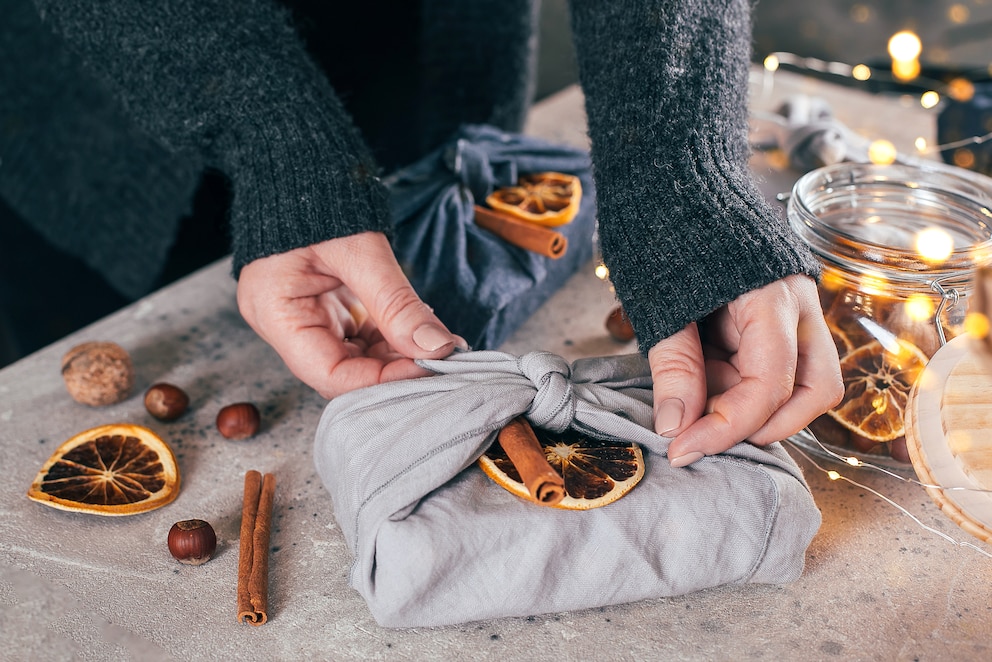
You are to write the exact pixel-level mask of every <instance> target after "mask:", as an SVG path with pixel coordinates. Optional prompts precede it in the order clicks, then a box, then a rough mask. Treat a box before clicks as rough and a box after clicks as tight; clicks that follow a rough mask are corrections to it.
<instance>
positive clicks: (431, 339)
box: [413, 324, 454, 352]
mask: <svg viewBox="0 0 992 662" xmlns="http://www.w3.org/2000/svg"><path fill="white" fill-rule="evenodd" d="M413 342H415V343H417V347H419V348H420V349H422V350H424V351H425V352H436V351H437V350H439V349H441V348H442V347H444V346H445V345H450V344H451V343H453V342H454V341H453V340H452V339H451V336H450V335H449V334H447V333H445V332H444V331H442V330H441V329H439V328H437V327H436V326H434V325H433V324H421V325H420V326H418V327H417V330H416V331H414V332H413Z"/></svg>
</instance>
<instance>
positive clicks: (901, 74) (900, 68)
mask: <svg viewBox="0 0 992 662" xmlns="http://www.w3.org/2000/svg"><path fill="white" fill-rule="evenodd" d="M892 75H893V76H895V77H896V78H898V79H899V80H913V79H914V78H916V77H917V76H919V75H920V61H919V60H893V61H892Z"/></svg>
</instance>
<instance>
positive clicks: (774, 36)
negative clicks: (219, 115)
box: [0, 0, 992, 367]
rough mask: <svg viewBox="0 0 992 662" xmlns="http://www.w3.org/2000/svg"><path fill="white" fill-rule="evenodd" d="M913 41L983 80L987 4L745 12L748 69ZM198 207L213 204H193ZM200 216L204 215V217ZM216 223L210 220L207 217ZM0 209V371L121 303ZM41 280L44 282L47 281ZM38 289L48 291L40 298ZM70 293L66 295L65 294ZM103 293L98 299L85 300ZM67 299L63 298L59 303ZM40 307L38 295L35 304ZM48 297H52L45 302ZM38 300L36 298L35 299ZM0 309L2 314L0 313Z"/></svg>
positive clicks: (870, 1) (204, 241) (846, 0)
mask: <svg viewBox="0 0 992 662" xmlns="http://www.w3.org/2000/svg"><path fill="white" fill-rule="evenodd" d="M907 29H908V30H912V31H914V32H916V33H917V34H918V35H919V36H920V38H921V41H922V42H923V54H922V56H921V61H922V63H923V65H924V67H927V68H928V69H929V70H934V71H937V72H940V71H968V72H969V73H970V74H971V75H972V77H973V78H975V77H986V78H988V77H990V70H992V0H961V1H951V0H860V1H855V0H818V1H812V0H807V1H805V2H804V1H802V0H758V1H757V3H756V4H755V9H754V32H753V40H754V60H755V62H761V61H763V60H764V58H765V56H766V55H768V54H769V53H772V52H776V51H785V52H789V53H794V54H797V55H800V56H803V57H815V58H820V59H823V60H834V61H839V62H844V63H846V64H851V65H853V64H858V63H866V64H871V65H879V64H881V65H883V66H884V65H885V64H886V63H887V61H888V55H887V52H886V46H887V42H888V39H889V37H890V36H892V35H893V34H894V33H895V32H897V31H899V30H907ZM576 81H577V72H576V64H575V53H574V50H573V48H572V41H571V34H570V30H569V27H568V15H567V0H543V2H542V6H541V32H540V50H539V57H538V72H537V85H536V94H537V98H538V99H541V98H544V97H546V96H548V95H550V94H553V93H555V92H557V91H559V90H561V89H562V88H564V87H567V86H568V85H571V84H573V83H575V82H576ZM200 198H202V199H199V198H198V205H199V206H209V205H211V204H212V202H211V198H210V197H209V196H200ZM209 211H210V210H209V209H208V210H206V212H205V215H206V216H211V214H210V213H208V212H209ZM213 215H214V216H216V215H217V214H213ZM11 218H12V216H10V213H9V210H7V209H6V208H5V207H4V205H3V203H2V201H0V224H3V226H4V227H0V230H4V231H5V232H3V233H0V236H3V237H4V244H5V245H4V246H0V367H2V366H4V365H6V364H8V363H11V362H13V361H14V360H16V359H18V358H20V357H22V356H25V355H27V354H29V353H30V352H33V351H35V350H36V349H39V348H41V347H43V346H45V345H47V344H49V343H51V342H53V341H55V340H57V339H59V338H60V337H62V336H64V335H66V334H68V333H71V332H72V331H74V330H76V329H78V328H80V327H82V326H85V325H86V324H89V323H90V322H93V321H95V320H97V319H99V318H100V317H103V316H104V315H107V314H109V313H111V312H113V311H114V310H116V309H117V308H119V307H121V306H123V305H125V304H126V303H127V300H125V299H124V298H123V297H121V296H119V295H117V294H116V293H114V292H113V291H112V290H110V289H109V288H107V287H106V286H104V285H103V284H102V281H101V279H100V277H99V275H98V274H96V273H95V272H93V271H92V270H90V269H88V268H85V267H79V268H77V269H76V273H75V275H74V277H73V278H72V279H71V282H70V283H67V282H66V280H65V279H64V278H63V277H62V276H61V275H58V276H57V275H56V274H55V273H52V272H54V270H50V269H48V268H47V266H46V265H54V264H59V263H61V262H62V261H63V257H62V256H61V255H60V254H59V253H58V252H56V251H54V250H53V251H51V252H50V253H43V254H42V255H40V256H39V255H37V254H32V255H30V256H28V255H24V254H22V253H21V252H19V251H18V250H17V244H19V243H25V244H26V243H27V242H29V241H35V243H37V241H36V240H34V239H33V238H32V237H27V236H23V237H22V236H20V235H19V234H18V233H19V232H20V233H24V232H27V231H26V230H24V229H23V228H17V227H15V226H14V224H13V223H12V221H11V220H10V219H11ZM219 231H220V230H218V229H217V228H212V227H207V228H205V229H200V230H197V232H199V233H200V234H201V235H203V234H205V235H207V236H190V237H186V238H185V243H186V244H187V245H190V246H199V245H209V243H210V242H209V241H208V240H210V239H211V236H210V235H211V233H217V232H219ZM198 259H199V258H197V256H195V255H194V256H193V257H192V258H191V261H190V262H188V263H184V265H183V266H182V267H180V268H177V269H175V270H173V271H174V273H168V274H166V276H165V278H164V279H163V282H168V281H170V280H171V279H173V278H176V277H179V276H181V275H183V273H184V271H185V270H188V269H192V268H195V267H198V266H201V264H202V263H204V262H205V261H207V260H208V259H212V256H206V255H205V256H202V259H199V261H197V260H198ZM49 274H50V275H49ZM29 278H30V279H31V281H32V282H35V283H39V284H40V285H39V289H38V291H39V292H46V291H48V292H51V293H57V294H59V295H63V296H61V297H60V298H61V299H63V300H68V301H69V303H68V304H65V303H62V304H60V305H59V306H58V307H57V312H58V314H46V315H40V314H38V313H37V311H38V310H42V311H44V310H48V311H51V310H53V309H54V307H52V306H46V305H45V302H44V301H36V300H34V299H32V298H31V297H24V296H23V292H20V290H19V288H21V287H23V283H24V282H26V279H29ZM46 288H47V289H46ZM67 289H71V290H72V292H78V293H79V296H75V295H73V294H72V292H67ZM94 292H105V294H104V295H101V296H99V297H92V296H89V295H91V294H93V293H94ZM66 294H69V296H64V295H66ZM15 295H20V296H15ZM39 296H40V297H42V298H47V297H44V295H39ZM53 296H54V295H53ZM35 298H38V297H35ZM5 302H7V303H6V305H5Z"/></svg>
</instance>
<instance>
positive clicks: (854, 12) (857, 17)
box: [851, 3, 871, 23]
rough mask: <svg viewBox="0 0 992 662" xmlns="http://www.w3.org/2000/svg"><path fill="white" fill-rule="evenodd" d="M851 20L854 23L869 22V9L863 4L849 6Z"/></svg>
mask: <svg viewBox="0 0 992 662" xmlns="http://www.w3.org/2000/svg"><path fill="white" fill-rule="evenodd" d="M851 20H852V21H854V22H855V23H867V22H868V21H869V20H871V7H869V6H868V5H863V4H860V3H859V4H856V5H852V6H851Z"/></svg>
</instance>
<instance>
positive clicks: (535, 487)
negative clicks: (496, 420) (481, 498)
mask: <svg viewBox="0 0 992 662" xmlns="http://www.w3.org/2000/svg"><path fill="white" fill-rule="evenodd" d="M498 440H499V445H500V446H502V447H503V451H504V452H505V453H506V455H507V457H509V458H510V462H512V463H513V466H514V467H516V469H517V473H519V474H520V479H521V480H523V482H524V485H525V486H526V487H527V491H528V492H530V495H531V497H532V498H533V499H534V501H536V502H537V503H539V504H541V505H544V506H553V505H555V504H557V503H558V502H559V501H561V500H562V499H564V498H565V481H564V479H563V478H562V477H561V474H559V473H558V472H557V471H555V470H554V469H553V468H552V467H551V465H550V464H549V463H548V458H547V456H546V455H545V454H544V448H542V447H541V442H539V441H538V440H537V435H535V434H534V429H533V428H532V427H531V426H530V423H528V422H527V419H525V418H524V417H522V416H518V417H517V418H515V419H513V420H512V421H510V422H509V423H507V424H506V425H505V426H504V427H503V429H502V430H500V431H499V437H498Z"/></svg>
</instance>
